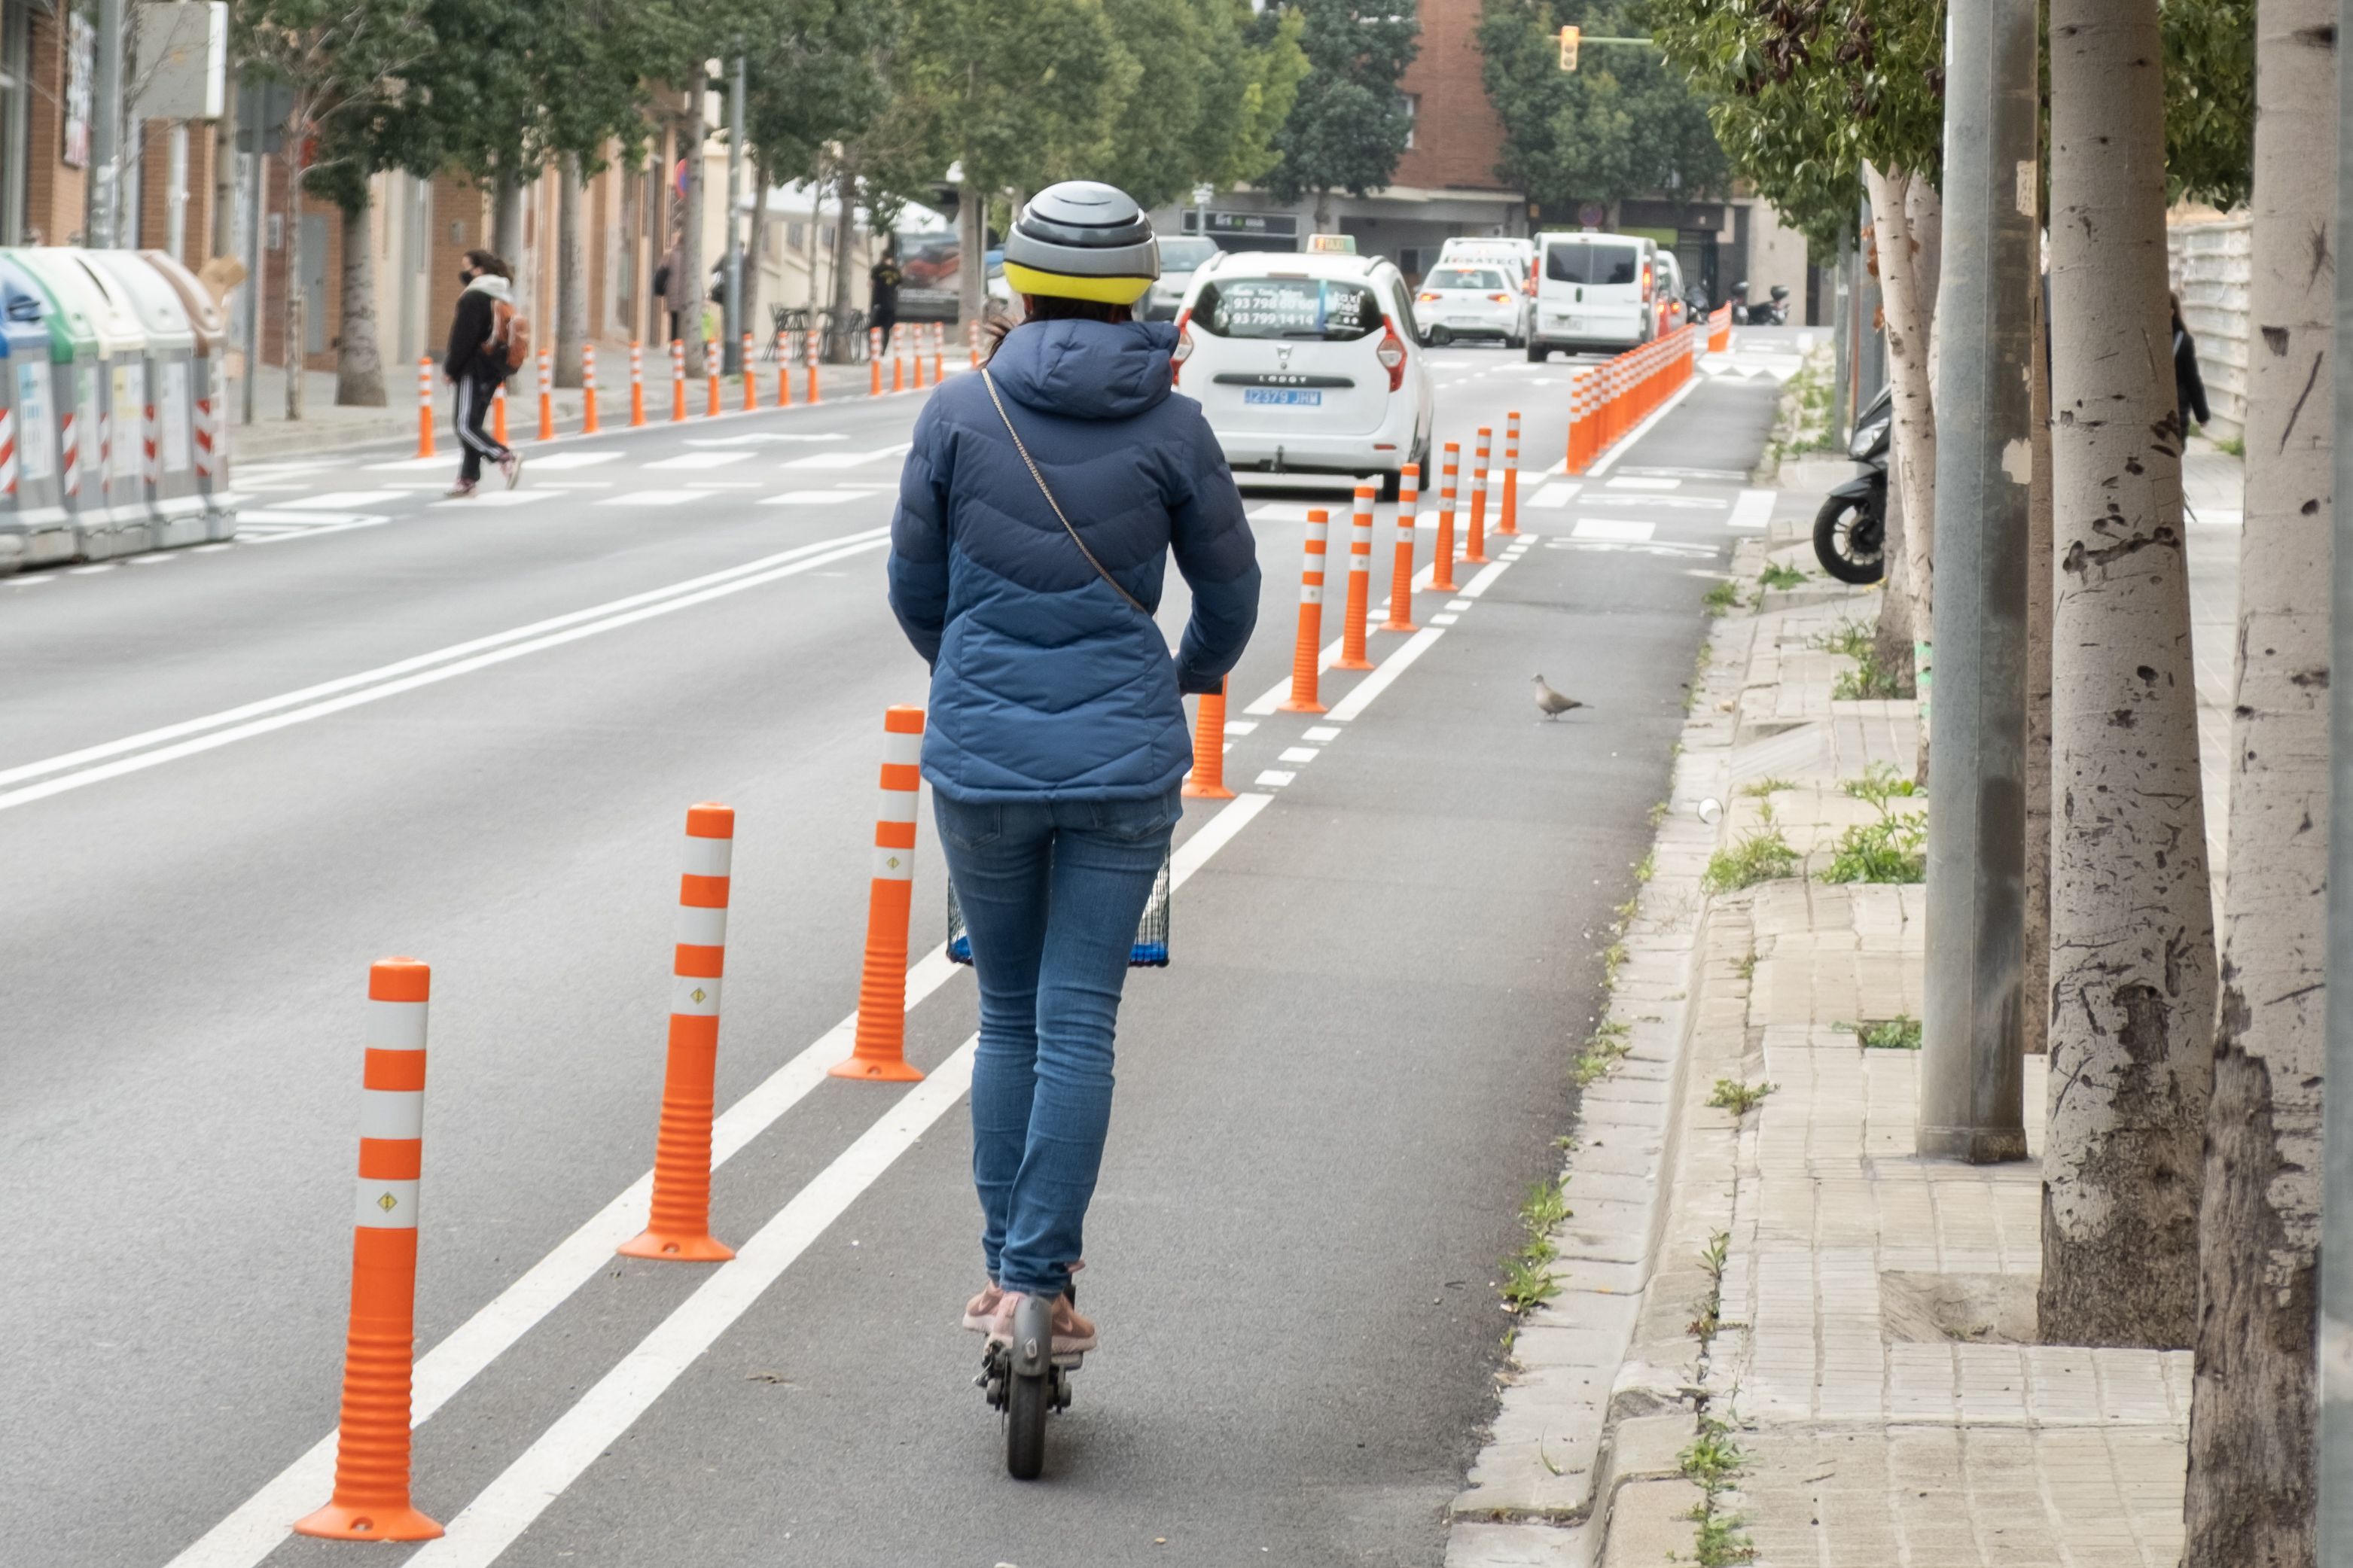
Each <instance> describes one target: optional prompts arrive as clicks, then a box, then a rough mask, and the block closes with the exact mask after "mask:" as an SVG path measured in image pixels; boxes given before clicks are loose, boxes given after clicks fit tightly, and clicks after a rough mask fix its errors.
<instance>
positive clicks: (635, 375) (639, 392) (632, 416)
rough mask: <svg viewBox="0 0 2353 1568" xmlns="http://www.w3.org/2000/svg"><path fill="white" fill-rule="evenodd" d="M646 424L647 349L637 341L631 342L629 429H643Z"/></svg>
mask: <svg viewBox="0 0 2353 1568" xmlns="http://www.w3.org/2000/svg"><path fill="white" fill-rule="evenodd" d="M645 422H646V349H645V345H644V344H643V343H641V342H638V340H637V339H635V338H631V339H630V340H629V428H630V429H632V430H636V429H639V428H642V427H643V426H644V425H645Z"/></svg>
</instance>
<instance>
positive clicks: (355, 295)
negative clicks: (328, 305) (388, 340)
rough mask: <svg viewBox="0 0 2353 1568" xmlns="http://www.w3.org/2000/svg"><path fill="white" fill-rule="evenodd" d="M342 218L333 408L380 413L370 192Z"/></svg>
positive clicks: (363, 186)
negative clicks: (339, 324)
mask: <svg viewBox="0 0 2353 1568" xmlns="http://www.w3.org/2000/svg"><path fill="white" fill-rule="evenodd" d="M359 191H360V204H359V205H357V206H355V207H345V208H344V209H343V331H341V332H339V333H338V334H336V339H335V403H336V405H337V406H339V407H343V408H382V407H383V406H384V405H385V401H384V353H383V351H382V349H381V347H380V345H379V344H378V342H377V340H376V331H375V237H374V236H373V235H372V234H371V233H370V232H369V226H368V188H367V184H366V183H365V182H362V183H361V184H360V187H359Z"/></svg>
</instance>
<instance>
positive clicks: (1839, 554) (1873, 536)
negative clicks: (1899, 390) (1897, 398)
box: [1814, 387, 1894, 583]
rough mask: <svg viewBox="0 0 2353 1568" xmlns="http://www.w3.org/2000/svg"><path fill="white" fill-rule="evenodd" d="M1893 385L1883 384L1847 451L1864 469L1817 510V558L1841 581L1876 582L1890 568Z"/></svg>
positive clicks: (1859, 418)
mask: <svg viewBox="0 0 2353 1568" xmlns="http://www.w3.org/2000/svg"><path fill="white" fill-rule="evenodd" d="M1892 390H1893V389H1892V388H1888V387H1882V388H1881V389H1880V393H1879V395H1878V396H1877V397H1874V398H1873V399H1872V400H1871V405H1870V406H1869V407H1867V408H1865V409H1864V410H1863V411H1862V414H1861V415H1860V416H1857V417H1856V419H1855V422H1854V437H1853V439H1852V440H1850V441H1849V442H1848V443H1847V446H1846V455H1847V456H1848V457H1850V458H1853V459H1854V460H1855V461H1856V462H1858V463H1861V464H1862V466H1863V471H1862V473H1860V474H1857V475H1856V476H1855V477H1854V478H1853V479H1849V480H1848V481H1847V482H1846V483H1844V484H1842V485H1841V486H1839V488H1838V489H1834V490H1832V491H1831V493H1830V495H1829V497H1828V499H1826V500H1824V501H1823V502H1822V509H1821V510H1820V511H1818V512H1816V513H1815V514H1814V558H1815V559H1816V560H1818V561H1820V563H1822V570H1823V571H1825V572H1827V573H1829V574H1831V576H1833V577H1835V578H1837V579H1838V580H1839V581H1840V582H1841V583H1876V582H1878V581H1879V579H1880V578H1881V577H1882V576H1883V575H1884V574H1885V573H1886V570H1887V563H1886V562H1885V561H1884V560H1883V559H1882V551H1883V542H1884V540H1885V536H1886V532H1887V447H1888V437H1889V435H1890V433H1891V432H1892V430H1893V429H1894V400H1893V397H1892V395H1891V394H1892Z"/></svg>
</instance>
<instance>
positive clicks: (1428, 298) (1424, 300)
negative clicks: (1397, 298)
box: [1413, 289, 1438, 305]
mask: <svg viewBox="0 0 2353 1568" xmlns="http://www.w3.org/2000/svg"><path fill="white" fill-rule="evenodd" d="M1413 300H1414V303H1415V304H1417V305H1434V304H1436V303H1437V302H1438V296H1437V295H1435V294H1433V293H1431V292H1430V290H1429V289H1423V290H1422V291H1421V292H1420V293H1419V294H1416V295H1415V296H1414V297H1413Z"/></svg>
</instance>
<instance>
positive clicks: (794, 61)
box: [744, 0, 903, 180]
mask: <svg viewBox="0 0 2353 1568" xmlns="http://www.w3.org/2000/svg"><path fill="white" fill-rule="evenodd" d="M776 10H777V15H776V18H775V22H776V25H775V26H773V27H771V28H765V29H763V30H762V31H761V32H760V33H759V34H758V35H756V36H755V37H754V39H753V47H752V49H751V53H750V58H749V62H748V67H747V69H746V72H745V83H744V89H745V90H744V118H745V120H746V121H748V122H749V123H748V125H747V126H746V128H745V129H746V133H747V134H748V136H749V137H750V140H751V144H752V147H753V149H754V154H755V157H756V161H757V163H759V165H760V167H761V168H763V169H764V170H765V171H766V172H767V174H768V175H769V176H770V177H771V178H774V179H778V180H787V179H802V180H813V179H815V178H816V177H817V176H818V173H819V169H820V164H821V162H822V160H823V157H824V153H825V148H826V146H827V144H828V142H854V141H857V140H858V139H859V138H860V137H862V136H864V135H866V134H867V133H868V132H869V131H871V129H872V127H873V126H874V125H875V123H876V122H877V121H880V120H881V117H882V115H883V113H884V112H885V111H886V110H888V109H889V108H890V105H891V84H890V81H889V79H888V78H887V76H886V75H885V69H886V67H887V65H888V62H889V60H890V58H891V51H892V49H893V48H894V47H896V46H897V44H898V42H899V36H900V32H901V27H902V19H903V17H902V8H901V7H900V6H899V5H896V4H893V3H892V0H781V4H779V5H777V7H776Z"/></svg>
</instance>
